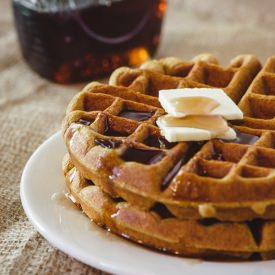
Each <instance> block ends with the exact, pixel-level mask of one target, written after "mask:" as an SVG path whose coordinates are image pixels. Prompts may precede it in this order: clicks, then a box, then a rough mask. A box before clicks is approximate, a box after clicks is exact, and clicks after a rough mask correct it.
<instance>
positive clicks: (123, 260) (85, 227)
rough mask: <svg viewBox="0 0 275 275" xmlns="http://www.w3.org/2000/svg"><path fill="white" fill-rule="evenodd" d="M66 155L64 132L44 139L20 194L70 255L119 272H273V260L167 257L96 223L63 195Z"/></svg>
mask: <svg viewBox="0 0 275 275" xmlns="http://www.w3.org/2000/svg"><path fill="white" fill-rule="evenodd" d="M65 152H66V150H65V146H64V144H63V140H62V138H61V135H60V133H56V134H55V135H53V136H52V137H51V138H49V139H48V140H47V141H45V142H44V143H43V144H42V145H41V146H40V147H39V148H38V149H37V150H36V151H35V152H34V153H33V155H32V157H31V158H30V159H29V161H28V163H27V164H26V167H25V169H24V172H23V175H22V180H21V188H20V194H21V200H22V204H23V207H24V209H25V212H26V214H27V216H28V218H29V220H30V221H31V223H32V224H33V225H34V226H35V227H36V229H37V230H38V231H39V232H40V233H41V234H42V235H43V236H44V237H45V238H46V239H47V240H48V241H49V242H50V243H52V244H53V245H54V246H56V247H57V248H59V249H60V250H62V251H64V252H65V253H67V254H69V255H70V256H72V257H74V258H76V259H78V260H79V261H82V262H84V263H86V264H88V265H91V266H94V267H96V268H99V269H101V270H104V271H107V272H111V273H115V274H127V275H130V274H158V275H161V274H165V275H167V274H169V275H170V274H188V275H198V274H204V275H206V274H211V275H221V274H222V275H232V274H245V275H246V274H249V275H252V274H253V275H255V274H257V275H274V274H275V261H266V262H246V263H245V262H243V263H223V262H207V261H200V260H192V259H191V260H190V259H185V258H180V257H176V256H168V255H164V254H161V253H158V252H154V251H151V250H149V249H146V248H143V247H142V246H139V245H136V244H134V243H132V242H129V241H127V240H124V239H122V238H120V237H117V236H114V235H113V234H112V233H110V232H107V231H105V230H103V229H101V228H100V227H98V226H96V225H94V224H92V223H91V222H90V221H89V219H88V218H87V217H86V216H85V215H84V214H82V213H81V211H79V210H78V209H76V208H75V207H74V206H73V205H72V204H71V203H70V202H69V201H67V200H66V199H65V197H64V192H65V188H64V183H63V175H62V171H61V161H62V158H63V156H64V154H65Z"/></svg>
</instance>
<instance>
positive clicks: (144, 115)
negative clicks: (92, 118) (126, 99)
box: [118, 110, 154, 121]
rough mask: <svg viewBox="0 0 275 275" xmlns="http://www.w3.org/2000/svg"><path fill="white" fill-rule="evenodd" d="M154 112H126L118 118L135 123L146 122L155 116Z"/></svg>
mask: <svg viewBox="0 0 275 275" xmlns="http://www.w3.org/2000/svg"><path fill="white" fill-rule="evenodd" d="M153 114H154V112H137V111H131V110H124V111H122V112H121V113H120V114H119V115H118V116H120V117H125V118H128V119H132V120H135V121H145V120H147V119H149V118H151V117H152V116H153Z"/></svg>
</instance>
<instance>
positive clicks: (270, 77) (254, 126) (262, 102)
mask: <svg viewBox="0 0 275 275" xmlns="http://www.w3.org/2000/svg"><path fill="white" fill-rule="evenodd" d="M239 107H240V108H241V109H242V110H243V112H244V120H243V121H239V122H236V124H238V125H240V126H239V127H238V128H239V129H245V130H246V131H249V132H251V133H260V132H262V131H265V130H271V131H275V119H274V117H275V56H273V57H270V58H269V59H268V60H267V62H266V64H265V66H264V67H263V69H262V70H261V72H260V73H259V74H258V75H257V76H256V77H255V79H254V80H253V82H252V84H251V85H250V87H249V89H248V91H247V92H246V94H245V96H244V97H243V98H242V100H241V101H240V103H239ZM272 142H273V140H272ZM270 146H271V147H273V148H274V147H275V143H272V144H271V145H270Z"/></svg>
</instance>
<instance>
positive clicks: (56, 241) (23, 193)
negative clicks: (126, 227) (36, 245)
mask: <svg viewBox="0 0 275 275" xmlns="http://www.w3.org/2000/svg"><path fill="white" fill-rule="evenodd" d="M59 138H61V139H62V135H61V131H58V132H56V133H54V134H53V135H51V136H50V137H49V138H47V139H46V140H45V141H44V142H42V144H40V145H39V146H38V147H37V148H36V149H35V150H34V152H33V153H32V154H31V156H30V157H29V159H28V161H27V162H26V164H25V166H24V169H23V172H22V176H21V179H20V200H21V203H22V206H23V209H24V212H25V215H26V216H27V218H28V220H29V221H30V223H31V224H32V225H33V226H34V228H35V229H36V230H37V231H38V232H39V233H40V234H41V235H42V236H43V237H44V238H45V239H46V240H47V241H48V242H49V243H50V244H51V245H52V246H53V247H55V248H57V249H59V250H61V251H62V252H63V253H65V254H67V255H69V256H71V257H73V258H74V259H76V260H78V261H80V262H82V263H85V264H87V265H88V266H90V267H92V268H97V269H99V270H102V271H105V272H109V273H114V274H127V275H138V274H141V273H140V272H136V271H135V270H133V269H129V267H128V268H127V265H123V266H121V265H120V266H117V265H114V264H113V263H108V262H106V260H105V259H104V260H102V258H100V257H99V256H97V255H96V254H92V253H91V254H89V255H88V256H87V255H86V254H85V253H84V252H83V251H82V249H81V248H79V247H77V248H76V245H75V244H72V243H67V242H66V240H65V239H64V238H62V236H56V234H53V233H51V232H49V231H48V230H46V229H45V228H43V226H41V223H40V222H39V220H43V218H41V217H40V218H39V217H38V218H37V217H36V214H35V213H34V212H33V211H32V210H31V209H30V208H31V207H30V205H29V202H28V199H27V197H28V194H27V190H26V187H27V186H28V180H29V177H30V175H29V173H30V171H31V170H32V165H33V162H34V161H35V160H36V159H37V158H38V159H39V156H40V155H41V152H42V151H43V149H44V148H45V147H47V145H48V146H51V144H52V143H54V141H55V140H57V141H58V139H59ZM64 146H65V145H64ZM60 170H61V168H60ZM65 243H66V244H65ZM164 256H166V255H164ZM167 256H171V255H167ZM191 260H192V259H191ZM266 262H274V263H275V261H274V260H273V261H266ZM205 263H207V264H210V265H221V264H222V265H223V266H224V268H226V266H227V264H228V263H227V262H207V261H205ZM264 263H265V261H263V262H256V264H260V265H262V264H264ZM274 263H272V264H274ZM238 264H240V263H238ZM230 266H232V267H233V266H235V268H237V267H238V266H239V267H242V268H244V267H245V266H246V263H245V262H241V265H238V266H237V265H234V264H232V263H231V264H230ZM256 267H257V266H256V265H255V268H256ZM258 267H259V266H258ZM274 268H275V265H274ZM183 271H184V270H183ZM205 272H206V273H207V269H206V270H205ZM151 273H152V272H151ZM151 273H150V274H151ZM148 274H149V273H148ZM153 274H155V273H153ZM189 274H190V275H192V274H191V273H189Z"/></svg>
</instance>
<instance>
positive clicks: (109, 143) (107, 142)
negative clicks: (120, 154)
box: [95, 138, 122, 149]
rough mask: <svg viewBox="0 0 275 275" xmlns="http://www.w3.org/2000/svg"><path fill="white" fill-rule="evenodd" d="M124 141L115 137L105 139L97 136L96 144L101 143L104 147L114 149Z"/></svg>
mask: <svg viewBox="0 0 275 275" xmlns="http://www.w3.org/2000/svg"><path fill="white" fill-rule="evenodd" d="M121 143H122V141H120V140H115V139H103V138H96V139H95V144H96V145H100V146H101V147H103V148H108V149H114V148H117V147H119V146H120V145H121Z"/></svg>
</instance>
